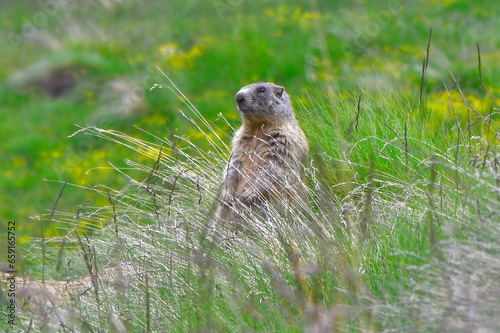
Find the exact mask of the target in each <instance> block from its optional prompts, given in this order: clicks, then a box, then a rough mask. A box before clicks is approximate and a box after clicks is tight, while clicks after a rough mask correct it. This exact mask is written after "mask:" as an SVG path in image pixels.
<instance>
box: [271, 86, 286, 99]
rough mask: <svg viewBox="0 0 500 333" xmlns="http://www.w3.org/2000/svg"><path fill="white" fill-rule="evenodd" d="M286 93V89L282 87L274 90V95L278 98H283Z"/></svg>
mask: <svg viewBox="0 0 500 333" xmlns="http://www.w3.org/2000/svg"><path fill="white" fill-rule="evenodd" d="M284 92H285V88H283V87H280V86H276V87H275V88H274V94H275V95H276V97H278V98H281V96H283V93H284Z"/></svg>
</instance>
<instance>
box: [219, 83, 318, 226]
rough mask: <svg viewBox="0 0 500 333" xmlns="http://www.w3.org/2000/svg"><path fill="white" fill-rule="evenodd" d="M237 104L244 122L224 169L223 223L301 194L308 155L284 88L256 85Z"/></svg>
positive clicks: (245, 89)
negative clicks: (254, 208)
mask: <svg viewBox="0 0 500 333" xmlns="http://www.w3.org/2000/svg"><path fill="white" fill-rule="evenodd" d="M235 100H236V104H237V107H238V110H239V111H240V114H241V118H242V120H243V124H242V126H241V128H240V129H239V130H238V131H237V132H236V134H235V136H234V138H233V141H232V151H231V155H230V157H229V161H228V163H227V166H226V168H225V170H224V179H223V181H222V193H221V196H220V205H219V209H218V211H217V217H218V218H219V219H220V220H221V221H223V222H224V223H226V222H230V221H228V219H229V220H231V217H233V216H235V215H239V214H240V209H239V208H238V207H240V208H241V207H243V206H246V207H251V206H255V205H259V203H263V202H267V201H269V200H270V199H274V200H277V201H279V202H283V201H286V200H288V198H289V197H291V196H293V193H297V188H296V187H297V185H298V184H301V176H302V174H303V168H304V167H303V164H304V163H305V162H306V160H307V156H308V153H309V144H308V143H307V139H306V137H305V135H304V132H303V131H302V129H301V128H300V127H299V125H298V123H297V120H296V119H295V115H294V113H293V109H292V106H291V104H290V100H289V97H288V95H287V93H286V92H285V88H283V87H280V86H278V85H275V84H273V83H254V84H250V85H248V86H245V87H243V88H241V89H240V91H238V93H237V94H236V95H235ZM241 205H243V206H241Z"/></svg>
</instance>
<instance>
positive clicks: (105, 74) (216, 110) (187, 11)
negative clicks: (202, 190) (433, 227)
mask: <svg viewBox="0 0 500 333" xmlns="http://www.w3.org/2000/svg"><path fill="white" fill-rule="evenodd" d="M499 14H500V4H499V3H498V2H492V1H486V0H484V1H481V0H479V1H474V2H472V1H467V0H459V1H452V0H446V1H440V0H420V1H399V0H393V1H388V2H374V1H326V0H311V1H310V2H307V1H296V0H292V1H280V0H275V1H264V0H254V1H243V0H219V1H201V0H184V1H159V0H155V1H148V2H142V1H134V0H122V1H115V0H88V1H76V0H75V1H72V0H39V1H2V3H1V4H0V26H1V34H0V35H1V40H0V56H1V59H2V66H0V101H1V108H0V113H1V119H2V121H1V122H0V141H1V145H0V147H1V148H0V193H1V195H2V200H1V201H0V219H1V222H0V223H1V224H0V227H1V228H2V230H1V231H0V233H2V234H3V232H4V230H6V227H5V225H6V224H7V221H8V220H16V221H17V227H18V229H17V232H18V240H19V241H20V242H25V241H26V240H27V237H28V236H38V235H40V232H39V230H40V222H39V219H38V218H37V216H39V215H41V214H44V213H47V211H50V210H51V208H52V205H53V204H54V202H55V201H56V198H57V196H58V193H59V191H60V189H61V188H62V184H63V183H64V182H66V181H67V182H68V183H69V184H75V185H77V186H76V187H75V186H68V187H67V188H66V190H65V191H64V194H63V196H62V198H61V200H60V201H59V205H58V210H60V211H66V212H69V213H73V214H74V213H76V211H77V210H78V207H79V205H82V204H83V203H85V202H86V201H87V200H89V199H92V200H93V201H92V202H91V205H93V206H99V205H100V204H107V203H105V202H100V201H102V200H104V199H103V198H102V197H101V198H97V199H96V198H93V197H92V191H88V190H85V189H82V188H80V187H84V188H92V187H93V186H109V187H113V188H119V187H120V186H123V185H124V183H123V182H124V180H123V177H120V175H119V173H118V172H116V171H114V170H113V169H112V165H113V166H115V167H118V168H119V167H125V164H124V162H123V160H124V159H125V158H127V154H128V152H127V150H126V149H125V148H122V147H120V146H119V145H116V144H112V143H110V142H104V141H102V140H99V139H96V138H93V137H89V136H86V135H75V136H73V137H70V138H69V137H68V136H70V135H71V134H73V133H74V132H76V131H77V130H78V129H79V127H77V126H76V125H80V126H97V127H101V128H105V129H116V130H120V131H123V132H125V133H127V134H129V135H133V136H142V135H144V134H143V133H142V132H140V131H138V130H137V129H136V128H135V127H140V128H144V129H145V130H147V131H149V132H151V133H153V134H155V135H157V136H168V135H171V133H176V134H177V135H184V136H188V137H190V140H191V141H194V142H196V139H197V136H199V133H197V131H196V129H194V128H193V129H192V128H191V127H189V126H186V125H188V121H187V120H186V119H185V118H184V117H182V116H181V114H180V113H179V110H185V109H186V108H185V107H184V104H183V101H182V100H180V99H179V98H177V97H176V96H175V94H174V93H172V92H171V91H170V90H168V89H153V90H150V88H151V87H152V86H153V85H154V84H156V83H160V84H168V82H167V80H166V79H165V78H164V77H163V76H162V75H161V73H160V72H159V71H158V69H157V68H156V66H158V67H159V68H161V70H162V71H164V72H165V73H166V74H167V75H168V76H169V78H170V79H171V80H172V81H173V82H174V83H175V84H176V85H177V86H178V87H179V89H180V90H181V91H182V92H183V93H184V94H185V96H186V97H187V98H189V99H190V101H191V102H192V103H193V104H194V105H195V106H196V107H197V108H198V110H199V111H200V112H201V113H202V114H203V115H204V116H205V117H206V118H207V119H208V120H209V121H210V122H212V123H213V124H214V126H215V128H217V131H218V132H219V134H220V135H221V136H223V137H224V138H226V139H227V140H229V139H230V137H231V135H232V133H231V131H230V127H229V125H227V124H226V122H225V121H223V120H221V119H219V117H218V115H219V114H221V113H222V114H223V115H224V117H225V118H226V119H227V120H228V121H229V122H230V123H231V125H232V126H238V124H239V115H238V113H237V111H236V108H235V105H234V101H233V96H234V94H235V92H236V91H238V89H239V88H240V87H241V86H243V85H246V84H248V83H251V82H254V81H273V82H276V83H278V84H281V85H284V86H285V87H286V89H287V91H288V92H289V93H290V95H292V97H293V102H294V103H295V105H297V103H307V98H306V96H307V93H308V92H309V91H313V90H314V91H315V92H317V91H320V92H321V90H322V89H323V90H324V93H325V94H331V95H332V98H336V97H337V96H335V93H332V91H335V86H336V85H338V86H339V87H341V88H342V90H347V91H349V90H356V91H361V90H363V91H365V92H369V93H373V94H376V93H380V92H383V93H394V94H397V95H398V96H402V97H403V98H404V97H405V96H409V97H415V96H418V93H419V89H420V81H421V69H422V61H423V59H424V58H425V54H426V47H427V40H428V36H429V28H431V27H432V44H431V48H430V62H429V66H428V70H427V78H428V79H427V80H426V94H425V100H426V102H427V103H428V106H429V109H431V110H434V111H435V112H434V115H436V116H435V117H434V118H433V119H430V121H429V122H428V124H429V128H433V129H435V128H439V126H440V123H441V122H443V121H446V120H450V119H452V118H451V115H450V114H449V112H448V109H447V105H448V97H447V95H446V92H445V91H444V90H443V84H442V82H445V83H446V85H447V86H448V87H449V88H451V89H452V92H451V98H452V99H455V100H458V99H459V97H458V96H459V95H458V93H457V92H456V90H453V88H454V87H455V88H456V84H455V83H454V82H453V79H452V78H451V76H450V74H449V71H450V70H451V71H452V72H453V74H454V76H455V77H456V78H457V80H458V81H459V83H460V86H461V87H462V89H463V90H464V92H466V95H467V99H468V101H469V103H472V104H474V103H476V104H477V105H478V108H479V106H480V105H481V104H484V103H487V101H485V96H484V92H483V91H482V90H481V89H480V84H479V78H478V61H477V48H476V42H477V43H478V44H479V45H480V47H481V56H482V57H481V60H482V76H483V81H484V82H485V84H487V85H488V87H491V88H490V89H491V90H492V91H493V92H498V89H497V90H495V89H494V88H493V87H500V82H499V81H500V66H499V63H500V41H499V39H498V31H500V21H499V20H498V17H499ZM327 87H330V88H331V89H330V90H329V89H327ZM353 108H354V105H353ZM455 111H456V112H457V114H458V115H460V113H461V112H462V115H463V112H467V111H466V109H465V107H464V108H463V110H455ZM298 116H299V118H300V117H301V115H300V114H299V115H298ZM45 180H48V181H45ZM78 186H80V187H78ZM46 229H47V231H46V232H47V236H54V235H56V234H57V232H58V231H57V228H56V226H54V225H48V226H46Z"/></svg>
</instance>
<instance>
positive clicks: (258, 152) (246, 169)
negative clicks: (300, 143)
mask: <svg viewBox="0 0 500 333" xmlns="http://www.w3.org/2000/svg"><path fill="white" fill-rule="evenodd" d="M285 144H286V141H285V137H284V136H281V135H279V134H274V135H270V134H267V133H262V131H256V132H254V133H244V134H243V135H242V136H241V137H239V138H238V140H237V141H236V142H235V145H234V148H235V149H234V151H233V159H234V161H235V162H237V163H236V164H237V165H235V166H236V167H237V168H238V169H239V171H240V172H241V173H242V174H244V175H247V176H250V175H251V174H254V173H255V172H258V170H259V169H260V168H261V167H262V166H263V165H266V164H269V163H270V160H271V159H273V160H274V159H276V157H277V156H276V155H277V154H278V150H280V151H282V150H284V149H285Z"/></svg>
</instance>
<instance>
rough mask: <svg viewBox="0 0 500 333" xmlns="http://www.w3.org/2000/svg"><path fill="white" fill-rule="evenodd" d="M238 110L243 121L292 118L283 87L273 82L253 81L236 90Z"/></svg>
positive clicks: (271, 120)
mask: <svg viewBox="0 0 500 333" xmlns="http://www.w3.org/2000/svg"><path fill="white" fill-rule="evenodd" d="M235 99H236V104H237V105H238V110H239V111H240V113H241V117H242V118H243V120H244V121H247V122H251V123H268V122H276V121H280V120H283V118H287V119H289V118H294V116H293V111H292V107H291V106H290V100H289V98H288V95H287V93H286V92H285V88H283V87H280V86H277V85H275V84H274V83H253V84H250V85H248V86H245V87H243V88H241V89H240V91H238V93H237V94H236V96H235Z"/></svg>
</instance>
